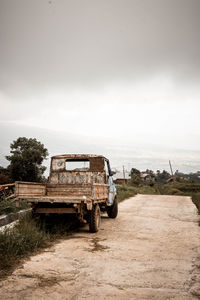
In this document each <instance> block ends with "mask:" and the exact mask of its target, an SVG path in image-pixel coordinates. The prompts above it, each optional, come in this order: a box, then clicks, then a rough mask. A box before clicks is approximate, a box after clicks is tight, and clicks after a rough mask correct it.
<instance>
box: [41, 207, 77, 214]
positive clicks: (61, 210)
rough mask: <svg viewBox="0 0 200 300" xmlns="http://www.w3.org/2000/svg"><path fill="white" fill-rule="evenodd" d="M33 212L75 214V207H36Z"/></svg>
mask: <svg viewBox="0 0 200 300" xmlns="http://www.w3.org/2000/svg"><path fill="white" fill-rule="evenodd" d="M35 212H36V213H39V214H75V213H76V209H75V208H73V207H68V208H60V207H59V208H55V207H54V208H50V207H38V208H36V209H35Z"/></svg>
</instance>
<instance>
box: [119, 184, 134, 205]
mask: <svg viewBox="0 0 200 300" xmlns="http://www.w3.org/2000/svg"><path fill="white" fill-rule="evenodd" d="M136 194H137V191H136V188H135V187H132V186H128V185H122V186H117V200H118V202H121V201H123V200H124V199H126V198H129V197H133V196H135V195H136Z"/></svg>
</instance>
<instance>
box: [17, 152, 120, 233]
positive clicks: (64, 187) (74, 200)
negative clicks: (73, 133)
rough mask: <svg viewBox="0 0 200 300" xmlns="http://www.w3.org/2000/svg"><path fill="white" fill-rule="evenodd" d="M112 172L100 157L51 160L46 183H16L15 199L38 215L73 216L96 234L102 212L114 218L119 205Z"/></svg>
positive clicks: (88, 156) (105, 159)
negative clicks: (27, 205)
mask: <svg viewBox="0 0 200 300" xmlns="http://www.w3.org/2000/svg"><path fill="white" fill-rule="evenodd" d="M113 173H114V172H113V171H112V170H111V168H110V163H109V160H108V159H107V158H105V157H104V156H102V155H91V154H90V155H89V154H64V155H56V156H53V157H51V165H50V174H49V177H48V181H47V183H35V182H22V181H17V182H15V200H16V201H17V202H20V201H26V202H28V203H31V206H32V211H33V213H34V214H37V215H40V216H42V215H44V214H76V215H77V217H78V218H79V219H80V221H81V222H85V223H86V222H87V223H89V230H90V231H91V232H97V231H98V230H99V227H100V223H101V212H107V214H108V217H110V218H116V217H117V214H118V204H117V197H116V188H115V185H114V183H113V178H112V175H113Z"/></svg>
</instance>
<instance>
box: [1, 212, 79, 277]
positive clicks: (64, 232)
mask: <svg viewBox="0 0 200 300" xmlns="http://www.w3.org/2000/svg"><path fill="white" fill-rule="evenodd" d="M50 218H51V216H50V217H49V218H47V219H45V220H43V222H41V221H39V220H35V219H33V218H32V216H31V214H28V215H26V216H24V217H22V218H21V219H20V220H19V221H18V222H17V223H16V225H15V226H13V227H12V228H10V227H8V228H7V229H5V230H2V231H0V279H1V278H4V277H5V276H6V275H8V274H9V273H10V272H11V271H12V270H13V269H14V267H15V266H17V265H18V264H19V263H20V262H22V261H23V259H24V258H27V257H28V256H29V255H33V254H35V253H37V252H38V251H41V250H42V249H44V248H46V247H49V246H51V245H52V244H53V242H55V241H56V240H58V239H60V238H63V237H67V236H68V235H69V234H70V231H72V230H75V229H76V228H77V227H78V226H79V223H78V222H77V221H76V220H75V219H74V217H73V216H69V217H68V218H67V219H66V216H64V217H63V216H59V217H58V218H57V219H55V218H54V222H51V219H50ZM52 224H53V225H52Z"/></svg>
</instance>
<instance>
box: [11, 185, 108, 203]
mask: <svg viewBox="0 0 200 300" xmlns="http://www.w3.org/2000/svg"><path fill="white" fill-rule="evenodd" d="M108 189H109V185H108V184H93V185H85V186H84V185H80V186H74V185H66V184H65V185H52V184H43V183H35V182H22V181H17V182H15V197H16V200H17V201H23V200H24V201H27V202H32V203H34V202H35V203H39V202H50V203H81V202H84V203H86V204H89V203H91V202H94V203H98V202H102V201H107V200H108Z"/></svg>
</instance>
